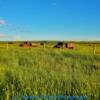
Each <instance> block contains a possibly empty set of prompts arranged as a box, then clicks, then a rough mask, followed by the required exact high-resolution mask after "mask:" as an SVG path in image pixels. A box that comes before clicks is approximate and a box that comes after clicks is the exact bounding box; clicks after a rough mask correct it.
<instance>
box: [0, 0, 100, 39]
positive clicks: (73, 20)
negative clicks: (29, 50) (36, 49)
mask: <svg viewBox="0 0 100 100" xmlns="http://www.w3.org/2000/svg"><path fill="white" fill-rule="evenodd" d="M6 35H7V36H9V38H8V37H6ZM12 35H13V36H15V38H12V37H10V36H12ZM0 37H1V38H0V40H2V39H3V40H7V39H11V40H12V39H16V40H17V39H20V40H100V0H0Z"/></svg>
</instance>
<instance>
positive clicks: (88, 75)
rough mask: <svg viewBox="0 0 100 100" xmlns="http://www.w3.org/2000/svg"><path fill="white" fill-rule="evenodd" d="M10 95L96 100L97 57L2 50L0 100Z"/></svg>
mask: <svg viewBox="0 0 100 100" xmlns="http://www.w3.org/2000/svg"><path fill="white" fill-rule="evenodd" d="M88 52H89V51H88ZM13 95H17V96H18V95H19V96H20V95H87V96H88V97H89V100H99V98H100V56H99V55H91V53H90V54H84V53H82V51H81V50H80V52H79V51H78V52H77V50H76V51H73V50H72V51H70V50H63V49H42V48H41V49H39V48H37V49H32V48H30V49H28V48H20V49H19V48H9V49H8V50H6V49H4V48H2V49H0V100H11V97H12V96H13Z"/></svg>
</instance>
